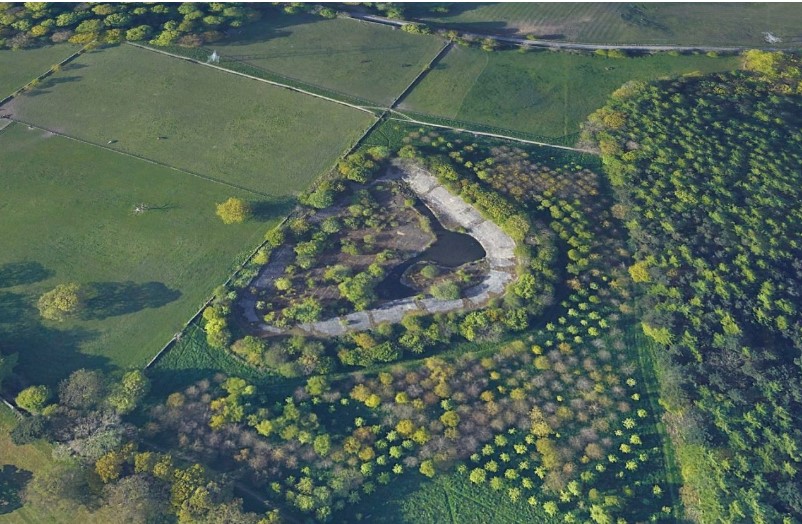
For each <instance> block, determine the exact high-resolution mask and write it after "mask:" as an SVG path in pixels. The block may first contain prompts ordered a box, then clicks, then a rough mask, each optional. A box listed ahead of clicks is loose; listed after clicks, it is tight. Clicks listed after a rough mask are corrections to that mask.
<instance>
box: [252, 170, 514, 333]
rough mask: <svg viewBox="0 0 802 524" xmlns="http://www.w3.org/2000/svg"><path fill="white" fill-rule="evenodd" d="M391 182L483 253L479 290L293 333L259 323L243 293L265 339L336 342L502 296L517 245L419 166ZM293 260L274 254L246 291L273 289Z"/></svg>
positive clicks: (288, 254)
mask: <svg viewBox="0 0 802 524" xmlns="http://www.w3.org/2000/svg"><path fill="white" fill-rule="evenodd" d="M389 171H390V173H389V176H390V177H395V176H400V177H401V178H402V179H403V180H404V181H405V182H406V183H407V184H409V187H410V188H411V189H412V190H413V191H414V192H415V193H416V194H417V195H418V197H419V198H420V199H421V200H422V201H423V202H424V203H425V204H426V206H427V207H429V209H431V210H432V212H433V213H434V214H435V216H436V217H437V218H438V220H440V222H441V223H442V224H443V225H444V226H445V227H447V228H452V229H454V228H457V227H461V228H464V229H465V232H466V233H467V234H469V235H471V236H472V237H474V238H475V239H476V240H477V241H478V242H479V243H480V244H481V245H482V247H483V248H484V250H485V253H487V255H486V257H485V259H486V260H487V261H488V263H489V266H490V270H489V272H488V274H487V276H486V277H485V278H484V280H482V281H481V282H480V283H479V284H477V285H475V286H473V287H471V288H468V289H467V290H466V291H465V296H464V298H461V299H457V300H439V299H436V298H431V297H429V298H424V299H416V298H415V297H410V298H405V299H401V300H394V301H391V302H387V303H385V304H382V305H381V306H380V307H377V308H374V309H370V310H367V311H356V312H354V313H350V314H348V315H344V316H341V317H334V318H329V319H326V320H319V321H317V322H310V323H306V324H298V325H296V326H293V327H291V328H278V327H275V326H271V325H269V324H267V323H265V322H263V321H262V320H261V317H260V315H259V314H258V313H257V312H256V298H255V297H254V295H252V294H251V293H249V292H246V293H245V294H244V295H243V297H242V298H241V299H240V301H239V304H240V306H241V307H242V308H243V310H244V312H245V318H246V320H247V321H248V322H250V323H251V324H253V325H256V326H257V328H258V329H259V331H260V332H261V333H262V335H264V336H269V335H277V334H283V333H287V334H290V333H296V334H305V335H313V336H320V337H336V336H340V335H343V334H345V333H347V332H351V331H366V330H369V329H374V328H375V327H377V326H378V325H379V324H382V323H391V324H394V323H398V322H401V320H402V319H403V318H404V316H405V315H406V314H407V313H409V312H413V311H414V312H419V313H447V312H449V311H457V310H470V309H478V308H480V307H482V306H484V305H485V304H487V302H489V301H490V300H491V299H493V298H496V297H499V296H501V295H503V294H504V290H505V289H506V287H507V284H509V283H510V282H512V281H513V280H514V279H515V275H516V273H515V266H516V258H515V241H514V240H513V239H512V238H510V236H509V235H507V234H506V233H505V232H504V231H502V230H501V228H500V227H498V226H497V225H496V224H494V223H493V222H491V221H490V220H487V219H486V218H484V217H483V216H482V215H481V214H480V213H479V211H478V210H477V209H476V208H474V207H473V206H471V205H469V204H468V203H466V202H465V201H464V200H462V199H461V198H460V197H458V196H456V195H454V194H452V193H450V192H449V191H448V190H447V189H446V188H444V187H443V186H442V185H441V184H440V182H438V180H437V178H435V177H434V176H433V175H431V174H429V173H428V172H427V171H426V170H425V169H423V168H422V167H420V166H419V165H417V164H415V163H413V162H409V161H404V160H400V159H396V160H394V161H393V163H392V166H391V167H390V169H389ZM291 260H292V249H291V248H290V247H289V246H283V247H281V248H279V249H278V250H276V251H275V252H274V254H273V256H272V257H271V261H270V262H269V263H268V264H267V265H265V267H263V268H262V269H261V271H260V272H259V274H258V275H257V276H256V278H254V280H253V281H252V282H251V283H250V285H249V286H248V287H249V288H250V287H255V288H257V289H265V288H267V287H269V286H272V285H273V282H274V281H275V279H276V278H278V277H279V276H281V275H282V274H283V272H284V268H285V267H286V266H287V264H289V263H290V261H291Z"/></svg>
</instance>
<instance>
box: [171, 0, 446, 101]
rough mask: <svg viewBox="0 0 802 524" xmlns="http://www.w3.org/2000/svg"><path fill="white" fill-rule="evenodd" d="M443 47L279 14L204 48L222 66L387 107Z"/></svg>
mask: <svg viewBox="0 0 802 524" xmlns="http://www.w3.org/2000/svg"><path fill="white" fill-rule="evenodd" d="M442 46H443V41H442V40H440V39H439V38H437V37H434V36H423V35H411V34H409V33H405V32H403V31H401V30H397V29H392V28H389V27H384V26H380V25H376V24H371V23H367V22H360V21H356V20H349V19H342V18H338V19H333V20H327V19H324V18H321V17H319V16H310V15H298V16H289V15H282V16H278V17H275V18H272V19H266V20H263V21H261V22H259V23H257V24H253V25H249V26H247V27H245V28H243V29H242V30H241V32H240V33H239V34H237V35H235V36H234V37H232V38H231V39H229V40H226V41H223V42H219V43H215V44H212V45H210V46H208V47H209V53H211V50H212V49H214V50H215V51H217V52H218V53H219V54H220V56H221V59H220V64H221V65H222V66H223V67H228V66H236V65H237V62H240V63H245V64H249V65H251V66H253V67H255V68H257V69H259V70H263V71H265V72H268V73H270V72H272V73H276V74H278V75H284V76H287V77H290V78H291V79H294V80H299V81H301V82H304V83H307V84H311V85H312V86H320V87H323V88H325V89H327V90H331V91H333V92H334V93H341V94H344V95H346V96H345V97H346V98H347V97H356V98H357V99H361V100H364V101H365V102H367V103H370V102H373V103H379V104H385V105H386V104H389V103H390V102H391V101H392V100H393V99H395V97H396V96H398V95H400V94H401V92H402V91H403V90H404V88H406V87H407V85H409V83H410V82H412V80H413V79H414V78H415V76H416V75H417V74H418V73H419V72H420V71H421V70H422V69H423V68H424V67H425V66H426V64H428V63H429V60H431V59H432V58H433V57H434V56H435V54H437V51H438V50H439V49H440V48H441V47H442ZM189 51H190V52H191V50H189ZM179 52H180V50H179ZM277 80H281V79H280V78H278V79H277Z"/></svg>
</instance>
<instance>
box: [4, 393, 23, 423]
mask: <svg viewBox="0 0 802 524" xmlns="http://www.w3.org/2000/svg"><path fill="white" fill-rule="evenodd" d="M0 401H2V402H3V404H5V405H6V407H7V408H8V409H10V410H11V412H12V413H14V415H16V416H17V418H25V415H24V414H23V413H22V411H20V410H19V408H18V407H17V406H15V405H14V404H12V403H11V402H10V401H9V400H8V399H6V397H4V396H2V395H0Z"/></svg>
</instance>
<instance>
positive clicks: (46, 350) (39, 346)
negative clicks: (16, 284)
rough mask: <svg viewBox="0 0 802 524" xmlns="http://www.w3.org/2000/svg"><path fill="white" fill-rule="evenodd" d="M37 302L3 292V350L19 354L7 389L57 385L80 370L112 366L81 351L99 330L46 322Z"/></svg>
mask: <svg viewBox="0 0 802 524" xmlns="http://www.w3.org/2000/svg"><path fill="white" fill-rule="evenodd" d="M35 301H36V299H35V298H34V297H29V296H26V295H23V294H20V293H11V292H7V291H0V350H2V351H3V352H4V353H17V354H18V355H19V362H18V363H17V367H16V368H15V369H14V372H15V375H14V376H13V377H12V378H10V379H8V380H6V381H4V382H3V388H4V390H7V391H9V392H13V393H16V392H18V391H19V390H21V389H23V388H24V387H26V386H29V385H31V384H46V385H48V386H51V387H54V386H56V385H57V384H58V381H59V380H61V379H63V378H65V377H66V376H67V375H69V374H70V373H72V372H73V371H75V370H77V369H81V368H91V369H94V368H103V369H108V367H109V359H108V358H106V357H103V356H99V355H88V354H85V353H82V352H81V347H82V346H83V345H84V344H85V343H86V342H88V341H90V340H93V339H95V338H97V336H98V333H97V332H96V331H94V330H89V329H84V328H78V327H64V328H59V327H57V326H56V325H51V323H48V324H43V323H42V321H41V318H40V316H39V311H38V310H37V309H36V307H35V306H34V304H35Z"/></svg>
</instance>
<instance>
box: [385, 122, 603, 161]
mask: <svg viewBox="0 0 802 524" xmlns="http://www.w3.org/2000/svg"><path fill="white" fill-rule="evenodd" d="M399 114H400V115H402V116H404V117H406V119H404V118H396V117H390V120H397V121H399V122H407V123H412V124H418V125H422V126H429V127H437V128H440V129H450V130H452V131H457V132H458V133H468V134H471V135H475V136H489V137H492V138H502V139H505V140H512V141H514V142H521V143H524V144H532V145H536V146H542V147H553V148H556V149H563V150H566V151H574V152H576V153H585V154H590V155H596V153H595V152H593V151H591V150H589V149H580V148H578V147H570V146H560V145H557V144H549V143H547V142H538V141H536V140H524V139H523V138H515V137H514V136H507V135H499V134H497V133H486V132H483V131H473V130H471V129H463V128H459V127H453V126H445V125H441V124H433V123H431V122H424V121H422V120H415V119H413V118H411V117H410V116H408V115H405V114H403V113H399Z"/></svg>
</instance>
